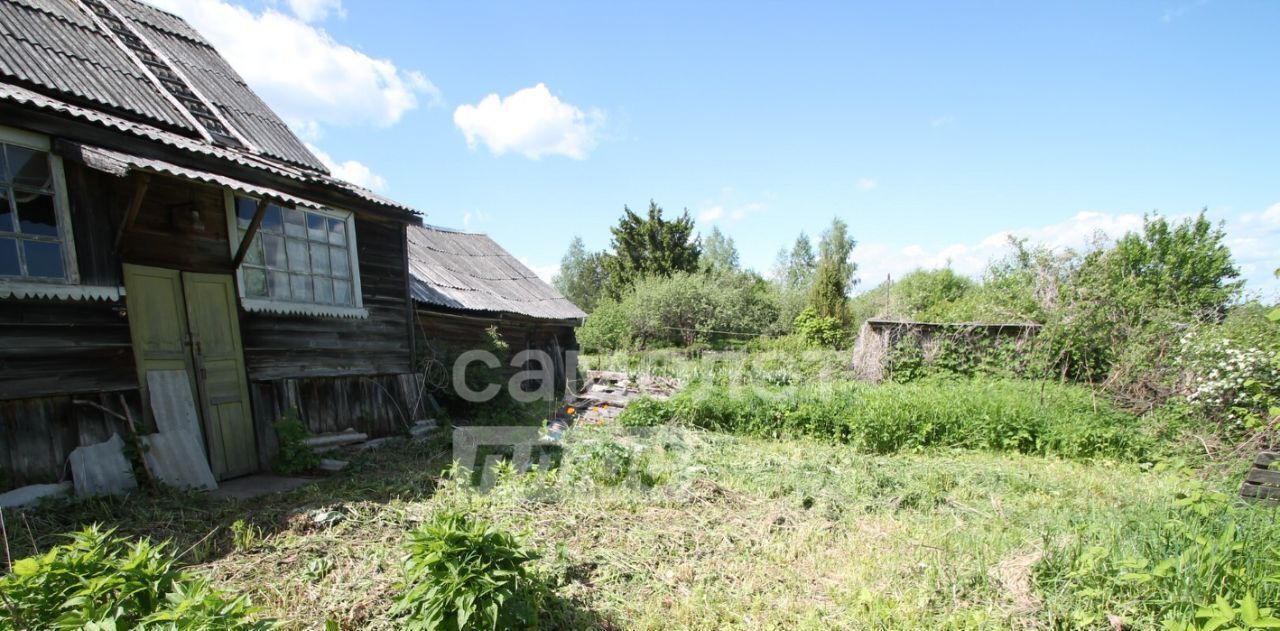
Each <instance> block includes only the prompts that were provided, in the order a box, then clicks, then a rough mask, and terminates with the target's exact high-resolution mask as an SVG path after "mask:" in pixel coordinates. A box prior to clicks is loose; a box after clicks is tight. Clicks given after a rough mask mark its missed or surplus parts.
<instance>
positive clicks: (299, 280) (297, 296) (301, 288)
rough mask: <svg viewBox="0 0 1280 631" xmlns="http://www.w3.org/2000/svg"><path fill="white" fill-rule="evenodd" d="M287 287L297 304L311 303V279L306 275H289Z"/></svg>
mask: <svg viewBox="0 0 1280 631" xmlns="http://www.w3.org/2000/svg"><path fill="white" fill-rule="evenodd" d="M289 285H290V286H291V287H292V288H293V299H294V300H297V301H298V302H311V277H310V276H307V275H306V274H290V275H289Z"/></svg>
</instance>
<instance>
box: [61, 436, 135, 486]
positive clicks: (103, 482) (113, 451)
mask: <svg viewBox="0 0 1280 631" xmlns="http://www.w3.org/2000/svg"><path fill="white" fill-rule="evenodd" d="M69 459H70V460H71V480H72V481H73V482H74V483H75V488H76V495H79V496H81V497H84V496H92V495H106V494H112V495H122V494H124V493H128V492H129V491H132V490H134V489H136V488H138V481H137V480H135V479H134V477H133V467H132V466H131V465H130V464H129V460H128V459H127V458H125V457H124V439H122V438H120V435H119V434H112V435H111V438H110V439H109V440H107V441H105V442H101V443H98V444H96V445H88V446H85V447H76V448H75V450H73V451H72V452H71V455H70V457H69Z"/></svg>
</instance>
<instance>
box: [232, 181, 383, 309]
mask: <svg viewBox="0 0 1280 631" xmlns="http://www.w3.org/2000/svg"><path fill="white" fill-rule="evenodd" d="M234 205H235V229H236V230H238V235H237V236H238V237H239V238H237V239H236V240H235V242H236V244H238V243H239V242H240V241H241V240H242V239H243V238H244V235H245V233H246V232H247V231H248V229H249V224H250V223H252V221H253V216H254V214H255V212H256V211H257V209H258V200H256V199H252V198H249V197H239V196H237V197H235V200H234ZM236 247H238V245H237V246H236ZM358 269H359V268H358V266H357V264H356V257H355V225H354V220H353V218H352V215H351V213H344V212H338V211H332V210H312V209H303V208H283V207H281V206H279V205H276V204H274V203H270V204H268V205H267V207H266V211H265V213H264V215H263V217H262V223H261V224H259V226H258V232H257V234H256V235H254V238H253V242H252V243H251V244H250V245H249V249H248V251H247V252H246V253H245V257H244V262H243V263H242V264H241V266H240V270H239V273H240V287H241V293H242V295H243V297H244V298H245V299H246V300H266V301H271V302H288V303H302V304H308V305H324V306H333V307H339V308H341V307H349V308H359V307H360V306H361V302H362V301H361V299H360V284H359V278H358Z"/></svg>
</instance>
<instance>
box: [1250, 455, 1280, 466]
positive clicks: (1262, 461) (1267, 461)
mask: <svg viewBox="0 0 1280 631" xmlns="http://www.w3.org/2000/svg"><path fill="white" fill-rule="evenodd" d="M1277 460H1280V452H1274V451H1264V452H1262V453H1260V454H1258V458H1257V459H1256V460H1254V461H1253V466H1255V467H1257V468H1259V469H1267V468H1269V467H1271V463H1273V462H1275V461H1277Z"/></svg>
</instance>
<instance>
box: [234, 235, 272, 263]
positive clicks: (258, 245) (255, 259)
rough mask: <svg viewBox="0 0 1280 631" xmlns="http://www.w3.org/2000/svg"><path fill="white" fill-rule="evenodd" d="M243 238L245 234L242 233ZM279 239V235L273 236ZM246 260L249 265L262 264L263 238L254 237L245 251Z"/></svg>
mask: <svg viewBox="0 0 1280 631" xmlns="http://www.w3.org/2000/svg"><path fill="white" fill-rule="evenodd" d="M240 238H241V239H243V238H244V235H243V234H242V235H240ZM272 238H276V239H278V238H279V237H272ZM244 262H245V263H248V264H249V265H262V264H263V263H262V239H254V240H253V243H250V244H249V250H248V251H246V252H245V253H244Z"/></svg>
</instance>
